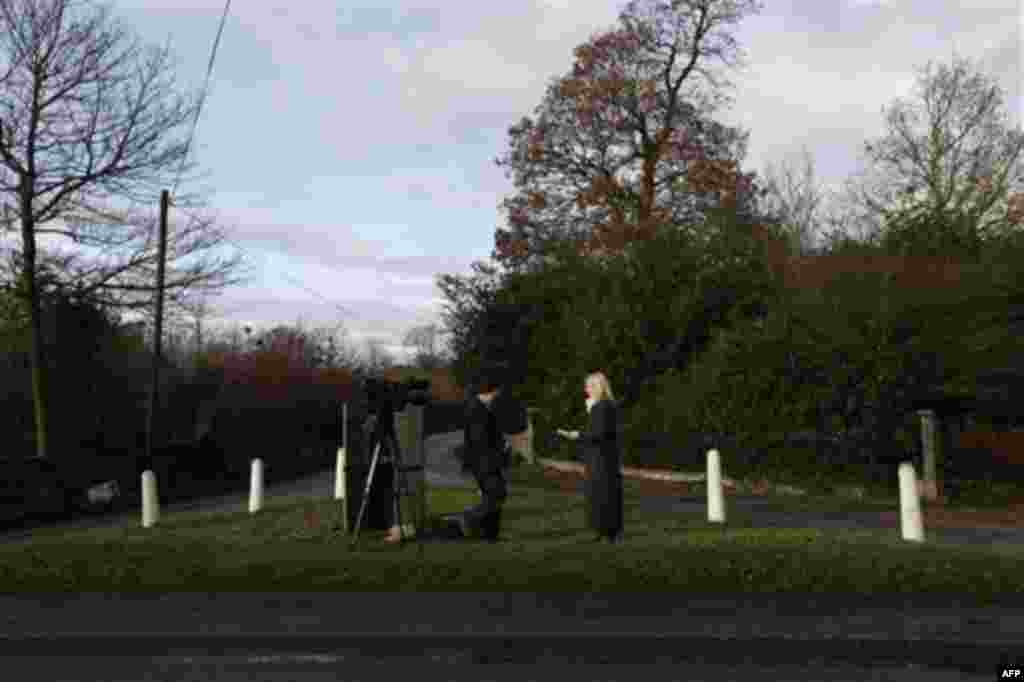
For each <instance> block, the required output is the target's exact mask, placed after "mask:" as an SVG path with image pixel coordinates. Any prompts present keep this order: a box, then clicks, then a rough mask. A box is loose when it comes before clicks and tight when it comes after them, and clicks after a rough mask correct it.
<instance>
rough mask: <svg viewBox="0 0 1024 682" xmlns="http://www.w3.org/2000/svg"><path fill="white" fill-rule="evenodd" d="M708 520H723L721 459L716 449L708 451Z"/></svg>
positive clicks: (719, 521) (716, 521)
mask: <svg viewBox="0 0 1024 682" xmlns="http://www.w3.org/2000/svg"><path fill="white" fill-rule="evenodd" d="M707 480H708V521H712V522H714V523H724V522H725V498H724V497H723V495H722V461H721V459H720V458H719V456H718V450H709V451H708V479H707Z"/></svg>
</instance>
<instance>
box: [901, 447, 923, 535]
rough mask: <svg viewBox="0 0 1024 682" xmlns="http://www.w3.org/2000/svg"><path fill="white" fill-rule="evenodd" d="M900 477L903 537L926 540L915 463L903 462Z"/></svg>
mask: <svg viewBox="0 0 1024 682" xmlns="http://www.w3.org/2000/svg"><path fill="white" fill-rule="evenodd" d="M899 477H900V526H901V528H902V530H903V539H904V540H909V541H911V542H924V524H923V522H922V520H921V501H920V499H918V496H917V476H916V475H915V474H914V465H913V464H911V463H910V462H903V463H902V464H900V467H899Z"/></svg>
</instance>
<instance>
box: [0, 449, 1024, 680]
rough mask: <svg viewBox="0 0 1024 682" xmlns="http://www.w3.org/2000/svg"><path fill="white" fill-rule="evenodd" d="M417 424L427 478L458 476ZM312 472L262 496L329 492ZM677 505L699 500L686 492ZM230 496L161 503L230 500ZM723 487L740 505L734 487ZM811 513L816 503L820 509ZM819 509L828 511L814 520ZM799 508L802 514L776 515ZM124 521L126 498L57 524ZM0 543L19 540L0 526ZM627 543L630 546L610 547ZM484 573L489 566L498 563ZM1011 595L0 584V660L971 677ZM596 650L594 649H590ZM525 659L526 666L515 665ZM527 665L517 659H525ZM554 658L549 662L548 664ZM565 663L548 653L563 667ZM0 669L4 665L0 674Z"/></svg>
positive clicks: (497, 674)
mask: <svg viewBox="0 0 1024 682" xmlns="http://www.w3.org/2000/svg"><path fill="white" fill-rule="evenodd" d="M460 437H461V435H460V434H457V433H456V434H444V435H438V436H434V437H431V438H430V439H428V442H427V467H428V469H429V472H428V475H429V476H430V480H431V484H432V485H453V486H454V485H465V484H467V483H468V481H467V480H466V479H465V478H464V477H463V476H462V475H461V474H460V473H459V471H458V465H457V463H456V462H454V460H451V458H449V457H448V456H447V453H448V452H449V451H450V448H451V447H452V446H453V445H454V444H456V443H457V442H458V440H459V438H460ZM333 489H334V483H333V473H332V472H330V471H328V472H324V473H321V474H317V475H314V476H310V477H306V478H304V479H301V480H298V481H292V482H288V483H280V484H277V485H275V486H272V487H270V488H268V490H267V491H266V495H267V498H268V499H273V498H274V497H279V496H289V495H310V496H317V495H323V496H330V495H332V494H333ZM666 500H667V501H665V502H660V503H659V504H661V503H664V504H682V505H687V506H684V507H680V508H679V511H680V513H687V514H688V513H695V514H699V513H701V508H700V507H699V506H695V505H697V504H698V502H699V501H694V500H689V501H687V500H682V501H681V500H673V499H672V498H666ZM246 502H247V495H246V494H234V495H227V496H219V497H214V498H209V499H205V500H199V501H193V502H189V503H181V504H176V505H169V506H168V507H166V508H165V509H163V511H162V513H163V514H171V513H174V512H176V511H181V510H186V509H190V510H204V511H218V510H238V509H244V508H245V505H246ZM729 503H731V504H739V503H738V502H737V501H736V500H735V499H734V498H730V501H729ZM819 516H820V515H819ZM825 521H826V523H827V522H828V519H827V518H826V519H825ZM782 522H785V523H786V524H790V525H797V526H799V525H800V524H806V523H807V517H805V516H804V515H796V516H792V517H787V518H785V519H782ZM137 523H140V515H139V513H138V512H134V513H130V514H118V515H112V516H109V517H106V518H97V519H85V520H81V521H75V522H72V523H70V524H66V525H67V526H68V527H88V526H91V525H117V524H137ZM5 539H6V541H8V542H11V541H16V540H17V539H18V538H16V537H12V536H11V535H10V534H8V536H7V537H6V538H5ZM625 549H626V550H628V546H626V547H625ZM495 579H496V584H495V587H496V589H500V576H496V577H495ZM1022 643H1024V608H1017V607H1013V606H999V607H990V608H984V609H979V608H970V607H966V606H961V605H959V604H956V603H950V602H949V601H948V600H945V601H941V602H938V603H924V602H923V601H922V600H920V599H918V600H914V601H913V602H911V601H908V602H907V603H905V604H900V605H896V604H894V603H883V602H879V603H871V601H870V600H865V599H864V598H863V597H862V596H849V597H845V598H844V597H843V596H841V595H828V596H824V597H823V596H821V595H817V596H812V595H805V596H800V595H762V596H760V597H751V596H742V595H721V596H711V595H699V594H683V593H675V594H659V593H647V594H638V595H615V594H555V595H543V594H530V593H527V594H522V593H508V594H506V593H502V592H490V593H480V594H468V595H467V594H428V593H423V594H417V593H414V594H404V593H400V592H395V593H380V594H329V593H328V594H315V593H314V594H305V595H303V594H279V593H273V592H267V593H260V594H248V595H247V594H229V593H225V594H190V593H185V594H182V593H175V594H166V595H161V594H153V595H127V594H124V595H119V594H109V595H104V594H74V595H63V594H62V595H28V594H14V595H0V660H2V661H3V662H4V664H5V667H4V670H5V673H6V671H9V670H10V671H13V670H16V671H17V674H16V675H14V676H13V677H12V679H18V680H25V681H28V680H46V681H47V682H55V681H59V680H76V681H79V682H89V681H91V680H97V681H98V680H103V681H104V682H114V681H118V680H204V681H205V680H242V679H244V680H289V681H298V680H326V679H331V680H339V679H345V680H359V679H386V678H388V677H390V675H391V674H393V672H394V671H395V670H399V671H402V670H409V671H412V672H415V674H416V675H417V677H419V678H423V679H444V680H455V679H473V680H488V679H493V680H503V679H512V678H513V676H515V679H516V680H520V681H521V680H524V679H548V678H550V677H554V676H555V675H556V674H558V675H559V676H561V675H562V674H564V673H557V672H554V671H557V670H558V669H559V668H560V667H561V664H572V665H574V666H582V669H583V670H584V671H585V672H584V676H585V677H586V678H589V679H594V680H613V679H630V680H635V679H636V672H637V671H638V670H640V671H642V672H643V675H644V678H645V679H648V678H649V679H686V680H705V679H706V680H743V679H767V680H815V681H821V680H913V681H923V680H929V681H934V680H982V679H995V677H996V674H995V673H996V668H997V666H998V665H999V664H1000V663H1003V664H1016V665H1024V644H1022ZM595 661H599V662H601V665H594V664H593V663H594V662H595ZM534 662H536V663H539V664H540V666H539V667H535V668H526V667H524V666H522V665H513V664H522V663H534ZM534 670H535V671H536V672H532V671H534ZM548 670H552V674H547V671H548ZM563 670H564V669H563ZM4 676H5V677H7V675H6V674H5V675H4Z"/></svg>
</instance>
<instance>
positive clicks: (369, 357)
mask: <svg viewBox="0 0 1024 682" xmlns="http://www.w3.org/2000/svg"><path fill="white" fill-rule="evenodd" d="M394 366H395V357H394V356H393V355H392V354H391V353H389V352H388V351H387V350H385V349H384V344H383V342H382V341H381V340H380V339H367V341H366V355H365V357H364V358H363V369H365V370H366V371H367V372H369V373H371V374H372V373H374V372H379V371H381V370H382V369H387V368H389V367H394Z"/></svg>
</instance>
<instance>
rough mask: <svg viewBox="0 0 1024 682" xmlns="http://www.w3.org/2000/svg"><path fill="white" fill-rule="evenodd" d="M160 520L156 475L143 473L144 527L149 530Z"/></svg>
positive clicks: (147, 472)
mask: <svg viewBox="0 0 1024 682" xmlns="http://www.w3.org/2000/svg"><path fill="white" fill-rule="evenodd" d="M159 520H160V498H158V497H157V494H156V474H154V473H153V472H152V471H150V470H149V469H147V470H146V471H143V472H142V527H143V528H149V527H151V526H153V525H154V524H155V523H156V522H157V521H159Z"/></svg>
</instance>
